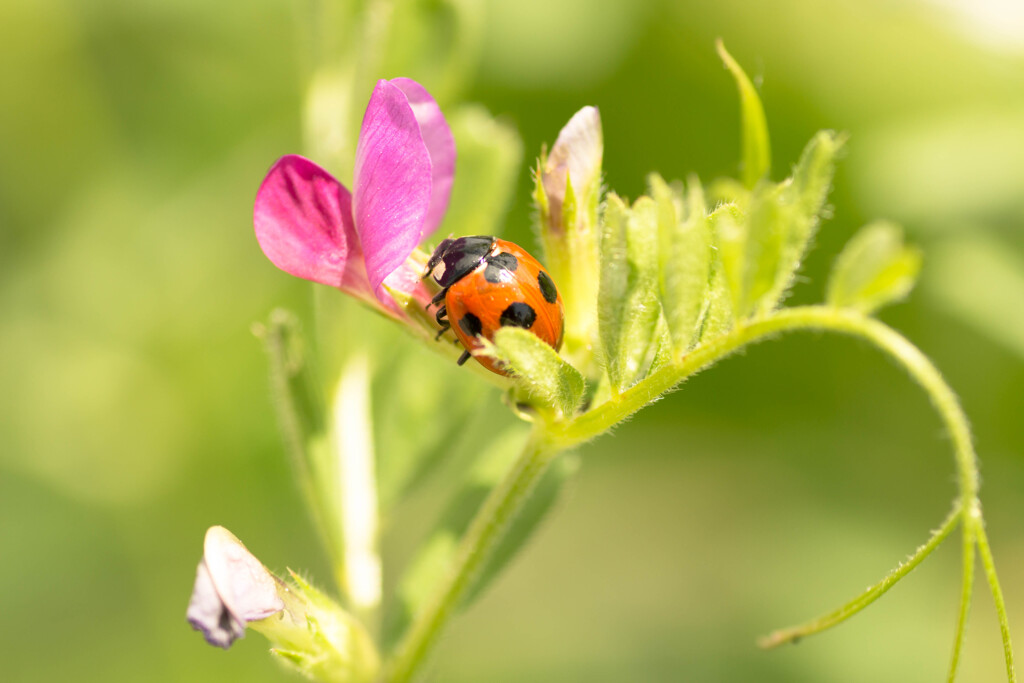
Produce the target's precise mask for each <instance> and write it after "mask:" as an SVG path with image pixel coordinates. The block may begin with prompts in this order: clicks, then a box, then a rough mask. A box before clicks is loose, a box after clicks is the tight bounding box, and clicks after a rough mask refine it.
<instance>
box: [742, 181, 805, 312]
mask: <svg viewBox="0 0 1024 683" xmlns="http://www.w3.org/2000/svg"><path fill="white" fill-rule="evenodd" d="M792 226H793V211H792V210H791V209H790V207H789V206H787V205H786V204H785V200H784V198H783V192H782V189H781V187H780V186H779V185H777V184H775V183H769V182H763V183H759V184H758V186H757V187H756V188H754V192H753V194H752V195H751V198H750V206H749V208H748V210H747V238H746V242H745V243H744V256H743V295H742V305H741V307H738V310H739V312H740V315H741V316H746V315H749V314H751V313H756V312H766V311H768V310H770V309H772V308H773V307H774V306H775V304H776V302H777V297H775V296H774V294H773V290H774V289H775V287H776V286H777V283H778V273H779V271H780V268H781V263H782V254H783V250H784V248H785V242H786V237H787V233H788V232H789V230H790V229H791V228H792Z"/></svg>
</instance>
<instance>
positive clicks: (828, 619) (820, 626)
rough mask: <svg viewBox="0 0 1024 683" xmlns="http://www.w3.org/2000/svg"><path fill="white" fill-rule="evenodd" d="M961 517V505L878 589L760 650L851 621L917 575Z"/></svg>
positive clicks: (770, 639) (783, 632)
mask: <svg viewBox="0 0 1024 683" xmlns="http://www.w3.org/2000/svg"><path fill="white" fill-rule="evenodd" d="M961 514H962V513H961V510H960V506H959V504H958V505H956V506H954V507H953V511H952V512H950V513H949V516H947V517H946V519H945V521H944V522H942V526H940V527H939V528H938V529H937V530H935V531H934V532H932V536H931V538H929V539H928V542H927V543H925V544H924V545H922V546H921V547H920V548H918V549H917V551H916V552H915V553H914V554H913V555H911V556H910V557H909V558H908V559H907V561H906V562H903V563H901V564H900V565H899V566H898V567H896V568H895V569H894V570H892V571H891V572H889V574H888V575H887V576H886V577H885V578H884V579H882V580H881V581H879V582H878V583H876V584H875V585H874V586H871V587H870V588H868V589H867V590H866V591H864V592H863V593H861V594H860V595H858V596H857V597H855V598H854V599H853V600H851V601H849V602H848V603H846V604H845V605H843V606H842V607H840V608H839V609H837V610H834V611H832V612H829V613H828V614H825V615H822V616H820V617H818V618H817V619H812V620H811V621H808V622H806V623H804V624H800V625H799V626H792V627H789V628H783V629H779V630H777V631H774V632H772V633H770V634H769V635H767V636H765V637H763V638H760V639H759V640H758V641H757V644H758V645H759V646H760V647H763V648H765V649H769V648H773V647H778V646H779V645H784V644H786V643H793V642H796V641H798V640H800V639H801V638H804V637H806V636H810V635H813V634H815V633H820V632H821V631H824V630H826V629H829V628H831V627H833V626H835V625H836V624H838V623H840V622H843V621H845V620H846V619H849V618H850V617H852V616H853V615H854V614H856V613H857V612H859V611H861V610H862V609H864V608H865V607H867V606H868V605H870V604H871V603H873V602H874V601H875V600H877V599H878V598H880V597H882V595H884V594H885V592H886V591H888V590H889V589H890V588H892V587H893V586H894V585H896V582H897V581H899V580H900V579H902V578H903V577H904V576H906V575H907V574H909V573H910V572H911V571H913V569H914V568H915V567H917V565H919V564H921V562H922V561H924V558H926V557H928V555H930V554H931V552H932V551H933V550H935V549H936V548H937V547H939V544H941V543H942V542H943V541H944V540H946V537H947V536H949V534H951V533H952V532H953V529H955V528H956V525H957V523H958V522H959V521H960V517H961Z"/></svg>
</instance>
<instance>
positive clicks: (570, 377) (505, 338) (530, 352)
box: [494, 327, 586, 415]
mask: <svg viewBox="0 0 1024 683" xmlns="http://www.w3.org/2000/svg"><path fill="white" fill-rule="evenodd" d="M494 352H495V356H497V357H498V358H500V359H501V360H502V361H504V362H506V363H508V365H509V367H510V368H511V370H512V372H513V373H514V375H515V377H516V379H517V380H518V381H519V382H520V383H521V384H522V385H523V386H524V387H525V388H526V389H527V391H528V393H529V394H530V395H532V396H534V397H536V398H538V399H540V401H541V402H542V403H543V404H544V405H547V406H551V407H553V408H555V409H556V410H558V411H559V412H560V413H562V414H563V415H571V414H572V413H573V411H575V410H576V407H577V406H578V405H579V404H580V399H581V398H582V397H583V390H584V389H585V388H586V382H585V381H584V380H583V375H581V374H580V373H579V371H578V370H576V368H574V367H573V366H571V365H569V364H568V363H566V362H565V361H564V360H562V358H561V357H560V356H559V355H558V353H556V352H555V350H554V349H553V348H551V347H550V346H548V345H547V344H546V343H545V342H543V341H541V339H540V338H539V337H537V335H535V334H533V333H532V332H530V331H529V330H524V329H522V328H519V327H503V328H501V329H499V330H498V332H497V334H495V335H494Z"/></svg>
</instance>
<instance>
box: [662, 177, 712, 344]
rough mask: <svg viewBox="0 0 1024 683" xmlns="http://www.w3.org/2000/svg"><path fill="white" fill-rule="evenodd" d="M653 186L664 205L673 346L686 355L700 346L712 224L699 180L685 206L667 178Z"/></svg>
mask: <svg viewBox="0 0 1024 683" xmlns="http://www.w3.org/2000/svg"><path fill="white" fill-rule="evenodd" d="M649 182H650V186H651V195H652V196H653V197H654V201H655V202H656V203H657V206H658V241H659V245H660V248H659V250H658V260H659V267H658V271H659V285H660V286H659V289H660V294H661V305H662V310H663V311H664V314H665V322H666V323H667V325H668V330H669V333H670V334H671V337H672V342H673V346H674V348H675V350H676V352H677V353H681V352H683V351H685V350H686V349H688V348H689V347H690V346H691V345H692V343H693V341H694V338H695V336H696V333H697V328H698V325H699V323H700V317H701V314H702V313H703V310H704V307H705V300H706V298H707V290H708V287H709V286H710V281H711V225H710V223H709V221H708V219H707V211H706V209H705V205H704V193H703V190H702V189H701V186H700V183H699V182H698V181H697V180H696V178H694V179H691V181H690V188H689V193H688V195H687V201H686V203H685V206H684V205H683V202H682V200H681V197H679V196H678V195H677V194H676V193H675V192H674V191H673V190H672V188H670V187H669V185H668V184H667V183H666V182H665V181H664V180H662V178H661V176H659V175H657V174H654V175H652V176H651V177H650V180H649ZM684 208H685V211H686V218H685V220H684V219H683V215H682V214H683V210H684Z"/></svg>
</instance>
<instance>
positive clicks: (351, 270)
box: [253, 78, 455, 316]
mask: <svg viewBox="0 0 1024 683" xmlns="http://www.w3.org/2000/svg"><path fill="white" fill-rule="evenodd" d="M454 174H455V140H454V138H453V137H452V133H451V130H449V128H448V124H447V123H446V122H445V120H444V115H443V114H441V109H440V107H438V106H437V102H435V101H434V99H433V98H432V97H431V96H430V93H428V92H427V91H426V89H424V88H423V86H421V85H420V84H419V83H417V82H416V81H413V80H410V79H408V78H396V79H394V80H391V81H385V80H381V81H378V82H377V86H376V87H375V88H374V90H373V94H372V95H371V96H370V102H369V104H367V106H366V113H365V114H364V115H363V125H362V129H361V130H360V132H359V141H358V144H357V145H356V161H355V172H354V175H353V191H352V192H351V193H350V192H349V191H348V189H346V188H345V186H344V185H342V184H341V183H340V182H338V181H337V180H336V179H335V178H334V177H333V176H332V175H331V174H330V173H328V172H327V171H325V170H324V169H322V168H321V167H320V166H318V165H316V164H315V163H313V162H312V161H310V160H308V159H305V158H303V157H301V156H297V155H288V156H284V157H281V158H280V159H279V160H278V161H277V163H276V164H274V166H273V167H272V168H271V169H270V172H269V173H267V177H266V178H265V179H264V180H263V184H262V185H260V189H259V191H258V192H257V193H256V205H255V208H254V211H253V223H254V224H255V227H256V239H257V241H258V242H259V244H260V248H261V249H263V253H264V254H266V255H267V258H269V259H270V260H271V261H272V262H273V263H274V265H276V266H277V267H278V268H280V269H281V270H283V271H285V272H287V273H290V274H292V275H295V276H296V277H301V278H304V279H306V280H312V281H313V282H319V283H321V284H325V285H328V286H330V287H337V288H338V289H340V290H342V291H343V292H346V293H348V294H351V295H353V296H357V297H359V298H361V299H363V300H364V301H367V302H369V303H371V304H373V305H375V306H376V307H378V308H379V309H381V310H382V311H384V312H386V313H389V314H390V315H393V316H400V315H401V308H400V306H399V305H398V303H396V301H395V300H394V299H393V298H392V296H391V294H390V293H389V292H388V289H389V288H390V289H391V290H394V291H400V292H403V293H405V294H409V295H414V296H415V294H416V292H415V290H416V289H417V288H422V287H423V285H422V283H421V281H420V275H422V266H420V265H417V263H418V260H417V259H415V258H410V257H411V256H412V255H413V251H414V250H415V249H416V246H417V245H418V244H419V243H420V242H421V241H422V240H423V238H424V237H426V236H427V235H429V234H430V233H432V232H433V231H434V230H435V229H436V228H437V226H438V224H439V223H440V222H441V218H442V217H443V216H444V212H445V209H447V207H448V197H449V195H450V194H451V187H452V179H453V177H454ZM423 293H425V290H424V292H423ZM423 293H421V294H423ZM416 298H420V297H418V296H417V297H416ZM427 299H429V296H428V297H427Z"/></svg>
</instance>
